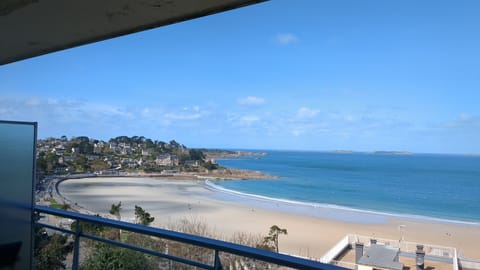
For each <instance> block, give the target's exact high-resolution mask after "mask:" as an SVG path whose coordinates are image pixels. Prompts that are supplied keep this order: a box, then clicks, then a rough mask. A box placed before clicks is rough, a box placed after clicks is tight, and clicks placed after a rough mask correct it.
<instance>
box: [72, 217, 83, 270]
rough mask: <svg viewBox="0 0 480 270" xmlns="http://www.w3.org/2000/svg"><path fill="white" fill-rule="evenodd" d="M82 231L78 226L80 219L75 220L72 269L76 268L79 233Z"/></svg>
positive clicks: (76, 269)
mask: <svg viewBox="0 0 480 270" xmlns="http://www.w3.org/2000/svg"><path fill="white" fill-rule="evenodd" d="M81 233H82V228H81V226H80V220H78V219H77V220H76V226H75V242H74V243H73V262H72V270H78V257H79V256H80V255H79V252H80V234H81Z"/></svg>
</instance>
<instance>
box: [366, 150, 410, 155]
mask: <svg viewBox="0 0 480 270" xmlns="http://www.w3.org/2000/svg"><path fill="white" fill-rule="evenodd" d="M373 153H374V154H376V155H413V153H412V152H409V151H375V152H373Z"/></svg>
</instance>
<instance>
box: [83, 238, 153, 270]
mask: <svg viewBox="0 0 480 270" xmlns="http://www.w3.org/2000/svg"><path fill="white" fill-rule="evenodd" d="M147 268H148V259H147V258H146V257H145V255H144V254H142V253H140V252H138V251H133V250H130V249H124V248H119V247H114V246H111V245H107V244H103V243H101V244H98V245H97V246H96V247H95V250H94V252H93V254H92V255H91V256H90V257H89V258H88V260H86V261H85V263H83V264H82V266H81V267H80V269H88V270H103V269H112V270H116V269H122V270H129V269H132V270H133V269H135V270H137V269H147Z"/></svg>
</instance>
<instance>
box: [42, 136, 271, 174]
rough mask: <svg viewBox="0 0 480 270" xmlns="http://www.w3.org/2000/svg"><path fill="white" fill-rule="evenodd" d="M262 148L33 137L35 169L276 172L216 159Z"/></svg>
mask: <svg viewBox="0 0 480 270" xmlns="http://www.w3.org/2000/svg"><path fill="white" fill-rule="evenodd" d="M265 155H267V153H264V152H248V151H229V150H209V149H194V148H188V147H186V146H185V145H183V144H181V143H178V142H176V141H175V140H171V141H170V142H163V141H158V140H152V139H149V138H145V137H143V136H133V137H128V136H119V137H115V138H111V139H110V140H108V141H103V140H98V139H94V138H89V137H86V136H80V137H73V138H70V139H68V138H67V137H66V136H62V137H60V138H47V139H40V140H38V141H37V175H38V177H39V178H43V177H46V176H52V175H58V176H66V175H72V174H89V175H95V176H154V177H174V178H179V179H183V178H188V179H192V178H215V179H252V178H254V179H262V178H270V179H271V178H275V177H273V176H270V175H266V174H263V173H261V172H257V171H248V170H239V169H231V168H225V167H222V166H220V165H219V164H217V162H216V160H218V159H232V158H238V157H245V156H247V157H258V156H265Z"/></svg>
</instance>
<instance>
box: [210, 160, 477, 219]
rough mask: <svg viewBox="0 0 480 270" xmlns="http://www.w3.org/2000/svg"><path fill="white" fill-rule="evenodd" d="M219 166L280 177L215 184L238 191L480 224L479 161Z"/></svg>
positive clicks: (283, 162) (249, 162)
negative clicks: (278, 177)
mask: <svg viewBox="0 0 480 270" xmlns="http://www.w3.org/2000/svg"><path fill="white" fill-rule="evenodd" d="M218 163H219V164H221V165H223V166H227V167H233V168H242V169H250V170H258V171H262V172H265V173H268V174H271V175H276V176H280V179H272V180H249V181H243V180H240V181H220V182H217V183H216V184H217V185H219V186H221V187H223V188H226V189H230V190H234V191H237V192H242V193H248V194H254V195H260V196H266V197H270V198H276V199H284V200H285V199H286V200H292V201H298V202H303V203H313V204H322V205H334V206H342V207H348V208H354V209H359V210H366V211H376V212H383V213H390V214H399V215H415V216H424V217H431V218H438V219H447V220H453V221H466V222H474V223H480V157H473V156H454V155H430V154H415V155H388V154H363V153H354V154H337V153H323V152H294V151H270V152H268V156H265V157H261V158H260V159H256V158H242V159H234V160H219V161H218Z"/></svg>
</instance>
